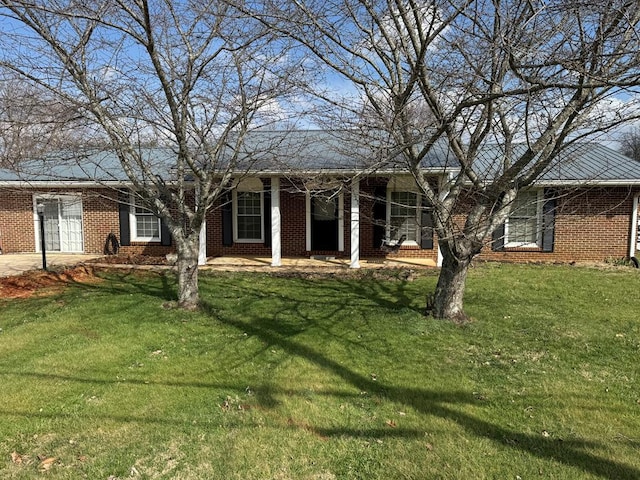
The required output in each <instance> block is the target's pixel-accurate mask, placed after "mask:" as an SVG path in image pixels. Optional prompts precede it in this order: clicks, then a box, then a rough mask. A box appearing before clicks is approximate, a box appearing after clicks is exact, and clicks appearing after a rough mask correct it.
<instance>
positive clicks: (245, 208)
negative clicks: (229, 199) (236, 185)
mask: <svg viewBox="0 0 640 480" xmlns="http://www.w3.org/2000/svg"><path fill="white" fill-rule="evenodd" d="M238 215H260V193H258V192H238Z"/></svg>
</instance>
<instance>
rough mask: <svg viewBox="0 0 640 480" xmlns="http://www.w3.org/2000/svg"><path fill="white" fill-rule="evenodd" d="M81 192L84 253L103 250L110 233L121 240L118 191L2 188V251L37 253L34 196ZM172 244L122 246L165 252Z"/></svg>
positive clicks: (135, 250) (130, 251)
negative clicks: (168, 245)
mask: <svg viewBox="0 0 640 480" xmlns="http://www.w3.org/2000/svg"><path fill="white" fill-rule="evenodd" d="M44 193H51V194H60V195H79V196H80V197H81V198H82V229H83V236H84V252H85V253H95V254H102V253H104V248H105V243H106V240H107V236H108V235H109V233H111V232H113V233H115V234H116V237H118V240H120V226H119V220H118V218H119V217H118V203H117V200H116V198H117V195H116V192H114V191H113V190H109V189H106V188H104V189H72V188H65V189H64V190H63V189H29V190H25V189H20V190H16V189H10V188H2V189H0V244H1V245H2V250H3V253H19V252H34V251H35V249H36V244H35V231H34V222H33V196H34V195H37V194H44ZM169 251H171V247H163V246H161V245H160V244H146V243H132V245H131V246H128V247H120V253H123V254H133V253H138V254H145V255H164V254H165V253H168V252H169Z"/></svg>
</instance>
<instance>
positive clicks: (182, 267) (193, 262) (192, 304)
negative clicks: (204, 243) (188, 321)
mask: <svg viewBox="0 0 640 480" xmlns="http://www.w3.org/2000/svg"><path fill="white" fill-rule="evenodd" d="M199 243H200V242H199V240H198V235H191V236H189V237H187V238H186V239H184V240H180V241H177V242H176V247H177V254H178V259H177V267H178V306H179V307H180V308H184V309H186V310H195V309H196V308H198V304H199V303H200V294H199V293H198V249H199Z"/></svg>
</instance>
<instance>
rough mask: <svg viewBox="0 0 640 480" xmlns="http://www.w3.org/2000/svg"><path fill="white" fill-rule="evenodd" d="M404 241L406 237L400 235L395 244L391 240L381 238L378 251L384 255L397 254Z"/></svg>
mask: <svg viewBox="0 0 640 480" xmlns="http://www.w3.org/2000/svg"><path fill="white" fill-rule="evenodd" d="M406 239H407V236H406V235H402V236H401V237H400V238H399V239H398V241H397V242H393V241H392V240H387V239H386V238H383V239H382V244H381V245H380V250H382V251H383V252H386V253H397V252H398V250H400V247H401V246H402V244H403V243H404V241H405V240H406Z"/></svg>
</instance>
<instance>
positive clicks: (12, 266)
mask: <svg viewBox="0 0 640 480" xmlns="http://www.w3.org/2000/svg"><path fill="white" fill-rule="evenodd" d="M98 256H99V255H84V254H80V253H47V268H48V267H60V266H69V265H76V264H78V263H82V262H84V261H86V260H89V259H91V258H96V257H98ZM41 268H42V255H41V254H40V253H9V254H4V255H0V277H8V276H11V275H19V274H21V273H23V272H27V271H29V270H39V269H41Z"/></svg>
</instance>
